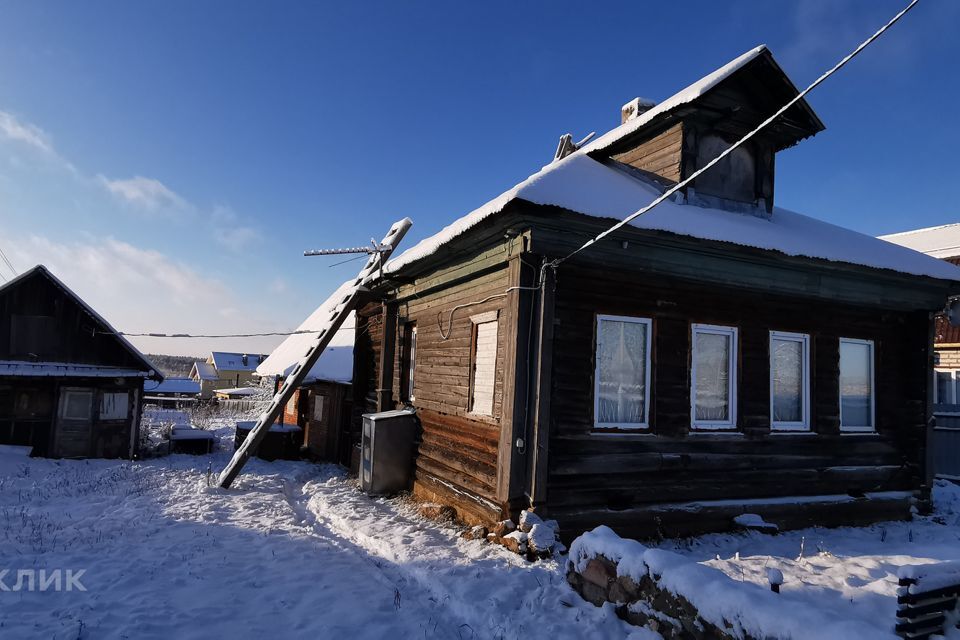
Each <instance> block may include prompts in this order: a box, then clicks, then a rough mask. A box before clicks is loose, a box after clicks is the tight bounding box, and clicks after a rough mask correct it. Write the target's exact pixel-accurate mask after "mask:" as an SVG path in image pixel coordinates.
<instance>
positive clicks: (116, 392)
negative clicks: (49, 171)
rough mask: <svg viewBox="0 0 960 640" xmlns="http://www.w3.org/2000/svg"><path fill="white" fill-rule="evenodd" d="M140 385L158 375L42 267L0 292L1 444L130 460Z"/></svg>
mask: <svg viewBox="0 0 960 640" xmlns="http://www.w3.org/2000/svg"><path fill="white" fill-rule="evenodd" d="M145 379H150V380H154V381H157V382H162V381H163V376H162V375H161V374H160V373H159V372H158V371H157V370H156V369H155V367H154V366H153V364H152V363H151V362H150V361H149V360H147V358H146V357H144V355H143V354H141V353H140V352H139V351H138V350H137V349H136V348H135V347H134V346H133V345H132V344H130V343H129V342H128V341H127V340H126V339H125V338H124V337H123V336H120V335H118V334H117V333H116V331H114V329H113V328H112V327H111V326H110V324H109V323H107V321H106V320H104V319H103V317H102V316H100V315H99V314H98V313H97V312H96V311H94V310H93V309H92V308H91V307H90V306H89V305H88V304H86V303H85V302H84V301H83V300H81V299H80V298H79V297H78V296H77V295H76V294H75V293H74V292H73V291H71V290H70V289H69V288H68V287H67V286H66V285H65V284H63V283H62V282H61V281H60V280H58V279H57V278H56V277H55V276H54V275H53V274H52V273H50V271H48V270H47V269H46V268H45V267H44V266H43V265H39V266H36V267H34V268H33V269H31V270H30V271H27V272H25V273H23V274H21V275H20V276H19V277H17V278H15V279H13V280H11V281H9V282H8V283H6V284H5V285H3V286H2V287H0V444H8V445H19V446H27V447H31V449H32V452H33V454H34V455H39V456H49V457H58V458H133V457H134V455H135V454H136V447H137V439H138V435H139V426H140V414H141V409H142V400H143V386H144V380H145Z"/></svg>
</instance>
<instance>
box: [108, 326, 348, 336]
mask: <svg viewBox="0 0 960 640" xmlns="http://www.w3.org/2000/svg"><path fill="white" fill-rule="evenodd" d="M355 328H356V327H340V328H339V329H337V331H338V332H339V331H353V330H355ZM93 333H94V334H96V335H101V336H123V337H125V338H265V337H273V336H295V335H300V334H304V333H314V334H316V333H321V331H320V330H319V329H318V330H314V329H303V330H298V331H268V332H265V333H206V334H204V333H133V332H128V331H100V330H99V329H94V331H93Z"/></svg>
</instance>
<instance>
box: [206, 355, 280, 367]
mask: <svg viewBox="0 0 960 640" xmlns="http://www.w3.org/2000/svg"><path fill="white" fill-rule="evenodd" d="M210 358H211V359H212V360H213V366H214V367H216V368H217V371H255V370H256V368H257V367H258V366H259V365H260V363H261V362H263V361H264V360H266V359H267V356H266V354H263V353H231V352H229V351H211V352H210ZM244 358H246V362H244Z"/></svg>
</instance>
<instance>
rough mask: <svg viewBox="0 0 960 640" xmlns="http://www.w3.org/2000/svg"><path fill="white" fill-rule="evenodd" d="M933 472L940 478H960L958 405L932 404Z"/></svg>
mask: <svg viewBox="0 0 960 640" xmlns="http://www.w3.org/2000/svg"><path fill="white" fill-rule="evenodd" d="M933 416H934V419H935V422H934V427H933V432H932V433H931V438H932V441H931V442H930V443H929V445H930V449H931V451H932V453H933V472H934V474H935V475H936V476H938V477H940V478H949V479H951V480H960V405H958V404H938V405H934V410H933Z"/></svg>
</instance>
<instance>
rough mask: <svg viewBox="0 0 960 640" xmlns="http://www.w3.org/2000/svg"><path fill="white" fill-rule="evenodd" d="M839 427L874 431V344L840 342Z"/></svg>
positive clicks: (849, 341) (850, 341)
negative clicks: (871, 429)
mask: <svg viewBox="0 0 960 640" xmlns="http://www.w3.org/2000/svg"><path fill="white" fill-rule="evenodd" d="M840 426H841V428H846V429H858V428H872V427H873V344H872V343H870V342H866V341H853V340H841V341H840Z"/></svg>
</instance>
